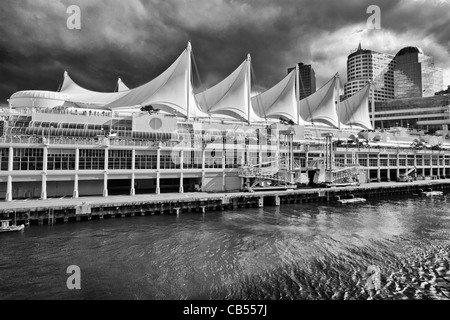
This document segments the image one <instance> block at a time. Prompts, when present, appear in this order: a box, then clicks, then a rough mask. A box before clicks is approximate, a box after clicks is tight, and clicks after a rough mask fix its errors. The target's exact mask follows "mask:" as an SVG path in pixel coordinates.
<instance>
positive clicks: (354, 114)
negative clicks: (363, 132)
mask: <svg viewBox="0 0 450 320" xmlns="http://www.w3.org/2000/svg"><path fill="white" fill-rule="evenodd" d="M369 93H370V84H367V85H366V86H365V87H364V88H362V89H361V90H359V91H358V92H357V93H355V94H354V95H352V96H351V97H349V98H348V99H346V100H344V101H342V102H341V104H340V107H339V110H338V114H339V119H340V121H341V122H342V123H343V124H345V125H348V126H360V127H362V128H364V129H368V130H372V129H373V128H372V124H371V122H370V116H369Z"/></svg>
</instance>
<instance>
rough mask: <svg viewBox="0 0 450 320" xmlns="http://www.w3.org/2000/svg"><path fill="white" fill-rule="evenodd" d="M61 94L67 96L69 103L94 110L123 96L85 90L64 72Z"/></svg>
mask: <svg viewBox="0 0 450 320" xmlns="http://www.w3.org/2000/svg"><path fill="white" fill-rule="evenodd" d="M59 92H60V93H62V94H65V95H66V96H67V98H66V99H65V100H66V101H67V102H71V103H74V104H77V105H78V106H83V107H94V108H95V107H103V106H105V105H106V104H108V103H111V102H112V101H114V100H117V99H119V98H120V97H121V96H123V94H122V93H120V92H98V91H92V90H88V89H85V88H83V87H81V86H80V85H78V84H77V83H76V82H75V81H73V80H72V78H71V77H70V76H69V74H68V73H67V71H65V72H64V81H63V84H62V86H61V89H60V90H59Z"/></svg>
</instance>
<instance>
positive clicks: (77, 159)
mask: <svg viewBox="0 0 450 320" xmlns="http://www.w3.org/2000/svg"><path fill="white" fill-rule="evenodd" d="M79 169H80V149H79V148H76V149H75V177H74V179H73V198H75V199H76V198H78V196H79V194H78V170H79Z"/></svg>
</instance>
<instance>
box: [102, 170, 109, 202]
mask: <svg viewBox="0 0 450 320" xmlns="http://www.w3.org/2000/svg"><path fill="white" fill-rule="evenodd" d="M107 196H108V174H107V173H106V172H105V173H103V197H107Z"/></svg>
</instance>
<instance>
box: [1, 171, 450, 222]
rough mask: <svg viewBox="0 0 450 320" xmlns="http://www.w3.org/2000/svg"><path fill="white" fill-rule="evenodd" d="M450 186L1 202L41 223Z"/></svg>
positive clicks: (8, 211)
mask: <svg viewBox="0 0 450 320" xmlns="http://www.w3.org/2000/svg"><path fill="white" fill-rule="evenodd" d="M425 189H431V190H433V191H443V192H444V193H445V192H448V191H449V190H450V179H442V180H424V181H414V182H397V183H395V182H381V183H370V184H363V185H361V186H352V187H332V188H301V189H294V190H282V191H270V192H267V191H258V192H252V193H247V192H235V193H204V192H195V193H185V194H178V193H166V194H159V195H155V194H143V195H134V196H110V197H108V198H104V197H80V198H53V199H46V200H40V199H31V200H17V201H11V202H1V203H0V218H1V219H10V218H12V217H16V219H17V223H19V224H22V223H24V224H29V225H40V224H50V225H51V224H55V223H67V222H79V221H90V220H101V219H114V218H125V217H134V216H147V215H155V214H157V215H164V214H167V215H180V214H183V213H199V214H205V213H207V212H211V211H222V210H233V209H238V208H257V207H260V208H261V207H264V206H280V205H283V204H299V205H301V204H302V203H327V202H336V199H338V198H339V197H341V198H342V197H346V196H349V195H352V196H354V197H359V198H365V199H372V198H388V197H392V196H411V195H415V194H420V192H421V191H422V190H425Z"/></svg>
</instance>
